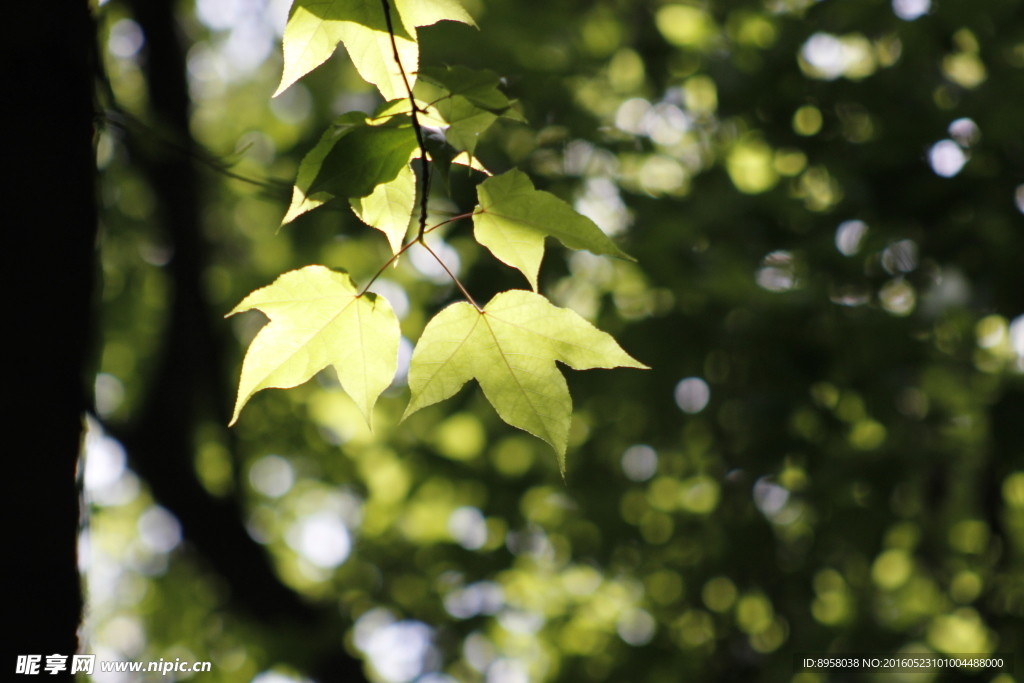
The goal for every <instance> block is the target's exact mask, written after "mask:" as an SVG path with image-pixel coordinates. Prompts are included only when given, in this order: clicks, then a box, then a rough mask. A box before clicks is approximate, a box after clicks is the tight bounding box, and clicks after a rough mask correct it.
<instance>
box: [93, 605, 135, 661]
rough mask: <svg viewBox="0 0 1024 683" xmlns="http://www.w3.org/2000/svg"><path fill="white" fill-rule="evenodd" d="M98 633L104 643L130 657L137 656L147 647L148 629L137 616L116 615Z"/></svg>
mask: <svg viewBox="0 0 1024 683" xmlns="http://www.w3.org/2000/svg"><path fill="white" fill-rule="evenodd" d="M96 635H97V637H98V639H99V640H101V641H102V642H103V644H104V645H107V646H109V647H112V648H114V649H116V650H117V651H118V652H120V653H121V654H123V655H125V656H127V657H130V658H134V657H137V656H138V655H139V654H141V653H142V651H143V650H144V649H145V647H146V629H145V628H144V627H143V625H142V622H141V621H139V619H138V618H136V617H130V616H127V615H123V614H122V615H119V616H116V617H114V618H113V619H111V620H110V621H108V622H106V623H105V624H104V625H103V626H102V628H101V629H100V631H99V633H97V634H96Z"/></svg>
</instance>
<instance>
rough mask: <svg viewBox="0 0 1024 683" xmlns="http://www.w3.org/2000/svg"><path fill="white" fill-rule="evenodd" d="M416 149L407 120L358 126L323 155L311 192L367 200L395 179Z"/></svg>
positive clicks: (310, 188)
mask: <svg viewBox="0 0 1024 683" xmlns="http://www.w3.org/2000/svg"><path fill="white" fill-rule="evenodd" d="M416 149H418V145H417V143H416V133H415V131H414V130H413V128H412V125H410V124H408V123H407V122H406V120H405V118H404V117H395V118H393V119H391V121H389V122H388V123H386V124H384V125H379V126H372V125H363V126H355V127H353V129H352V130H351V131H349V132H348V133H347V134H346V135H344V136H342V137H341V138H340V139H339V140H337V142H335V143H334V146H333V147H332V148H331V150H330V151H329V152H328V153H327V154H326V155H325V156H324V159H323V162H321V164H320V172H319V173H318V174H317V176H316V179H315V180H314V181H313V183H312V184H311V185H310V186H309V192H310V194H316V193H317V192H321V191H324V190H326V191H327V192H330V193H331V194H332V195H334V196H335V197H366V196H367V195H369V194H371V193H372V192H373V191H374V190H375V189H376V187H377V186H378V185H380V184H382V183H386V182H388V181H390V180H394V179H395V177H396V176H397V175H398V173H399V171H401V170H402V167H404V166H408V164H409V160H410V159H411V158H412V156H413V152H414V151H415V150H416Z"/></svg>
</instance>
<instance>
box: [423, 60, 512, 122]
mask: <svg viewBox="0 0 1024 683" xmlns="http://www.w3.org/2000/svg"><path fill="white" fill-rule="evenodd" d="M419 76H420V78H423V79H425V80H427V81H430V82H431V83H433V84H434V85H439V86H441V87H442V88H444V89H445V90H447V91H448V92H449V93H451V94H452V95H461V96H462V97H464V98H466V99H467V100H468V101H469V102H471V103H472V104H475V105H476V106H478V107H480V108H482V109H487V110H488V111H491V112H493V113H495V114H502V113H504V112H505V110H506V109H508V108H509V107H511V106H512V103H511V102H510V101H509V99H508V97H506V96H505V93H503V92H501V91H500V90H498V85H499V84H500V83H501V79H500V78H499V77H498V74H496V73H494V72H493V71H490V70H489V69H482V70H477V69H469V68H466V67H464V66H449V67H424V68H422V69H420V72H419Z"/></svg>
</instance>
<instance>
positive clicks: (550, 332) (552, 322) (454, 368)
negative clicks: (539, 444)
mask: <svg viewBox="0 0 1024 683" xmlns="http://www.w3.org/2000/svg"><path fill="white" fill-rule="evenodd" d="M556 360H557V361H560V362H562V363H565V364H566V365H568V366H569V367H571V368H574V369H576V370H586V369H589V368H614V367H631V368H644V367H646V366H644V365H643V364H641V363H639V362H637V361H636V360H634V359H633V358H632V357H630V356H629V354H627V353H626V352H625V351H623V350H622V349H621V348H620V347H619V345H618V344H617V343H616V342H615V340H614V339H613V338H612V337H611V336H610V335H608V334H607V333H605V332H602V331H601V330H598V329H597V328H596V327H594V326H593V325H591V324H590V323H588V322H587V321H586V320H584V319H583V318H582V317H580V316H579V315H578V314H576V313H575V312H573V311H571V310H569V309H566V308H558V307H557V306H554V305H553V304H551V302H549V301H548V300H547V299H546V298H544V297H543V296H541V295H539V294H536V293H534V292H527V291H524V290H518V289H515V290H511V291H507V292H501V293H500V294H498V295H496V296H495V297H494V298H493V299H491V301H490V303H488V304H487V306H485V307H484V309H483V311H479V310H477V309H476V308H475V307H474V306H472V305H470V304H468V303H457V304H453V305H451V306H449V307H448V308H446V309H444V310H443V311H441V312H440V313H438V314H437V315H436V316H435V317H434V318H433V319H432V320H431V321H430V322H429V323H427V326H426V328H425V329H424V330H423V334H422V336H421V337H420V340H419V343H417V345H416V349H415V350H414V351H413V354H412V360H411V362H410V365H409V388H410V389H411V390H412V400H411V401H410V403H409V407H408V408H407V409H406V411H405V415H406V416H408V415H410V414H412V413H414V412H416V411H417V410H419V409H420V408H423V407H426V406H428V405H431V404H434V403H437V402H438V401H443V400H444V399H446V398H449V397H450V396H453V395H454V394H455V393H456V392H457V391H458V390H459V389H460V388H461V387H462V385H463V384H465V383H466V382H467V381H469V380H470V379H476V380H477V382H479V384H480V387H481V388H482V389H483V392H484V395H485V396H486V397H487V400H488V401H490V402H491V404H492V405H493V406H494V408H495V410H497V411H498V415H500V416H501V419H503V420H505V422H507V423H509V424H510V425H512V426H514V427H518V428H519V429H523V430H525V431H527V432H529V433H531V434H533V435H535V436H537V437H539V438H541V439H543V440H544V441H547V442H548V443H549V444H551V447H552V448H554V449H555V451H556V452H557V453H558V455H559V461H560V462H563V458H564V455H565V449H566V444H567V441H568V435H569V423H570V421H571V418H572V400H571V398H570V396H569V388H568V386H567V385H566V382H565V378H564V377H563V376H562V373H561V372H559V371H558V369H557V368H556V367H555V361H556Z"/></svg>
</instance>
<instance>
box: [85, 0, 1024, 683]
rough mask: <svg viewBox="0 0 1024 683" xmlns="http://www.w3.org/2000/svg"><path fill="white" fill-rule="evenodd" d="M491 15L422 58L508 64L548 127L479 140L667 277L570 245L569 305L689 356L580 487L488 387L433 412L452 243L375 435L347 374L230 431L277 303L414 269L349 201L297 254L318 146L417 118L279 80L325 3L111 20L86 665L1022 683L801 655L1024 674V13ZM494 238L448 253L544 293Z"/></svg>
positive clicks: (123, 1) (99, 8)
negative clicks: (428, 356) (431, 325)
mask: <svg viewBox="0 0 1024 683" xmlns="http://www.w3.org/2000/svg"><path fill="white" fill-rule="evenodd" d="M464 4H465V6H466V8H467V9H468V10H469V11H470V12H471V13H472V14H473V16H474V17H475V18H476V19H477V22H478V24H479V31H477V30H474V29H472V28H470V27H467V26H464V25H456V24H441V25H437V26H433V27H429V28H425V29H423V30H422V32H421V34H420V35H421V44H422V63H423V64H429V65H442V64H459V65H465V66H469V67H472V68H487V69H492V70H494V71H495V72H497V73H499V74H501V75H502V76H503V77H504V78H505V85H506V91H507V92H508V93H509V94H510V95H511V96H514V97H516V98H518V99H519V107H520V108H521V111H522V113H523V114H524V115H525V118H526V119H527V121H528V123H525V124H524V123H519V122H514V121H510V120H500V121H496V122H494V124H493V125H492V126H491V127H490V129H489V130H488V132H487V133H486V134H485V136H484V138H483V139H482V141H481V143H480V145H479V147H478V149H477V152H478V155H479V157H480V158H481V159H482V160H483V162H484V163H485V164H486V165H487V166H488V167H489V168H491V169H492V170H494V171H496V172H501V171H504V170H507V169H510V168H513V167H518V168H521V169H523V170H525V171H527V172H528V173H530V174H531V176H532V177H533V179H534V180H535V183H536V184H537V186H538V187H540V188H543V189H546V190H548V191H550V192H553V193H555V194H557V195H558V196H560V197H562V198H563V199H565V200H566V201H569V202H571V203H572V204H573V205H574V206H575V207H576V209H577V210H579V211H581V212H582V213H584V214H586V215H587V216H590V217H591V218H593V219H594V221H596V222H597V224H598V225H599V226H600V227H601V228H602V229H603V230H605V231H606V232H607V233H609V234H610V235H613V236H614V237H615V238H616V240H617V241H618V242H619V243H620V244H621V246H622V247H623V248H624V249H625V250H626V251H628V252H629V253H630V254H632V255H634V256H635V257H636V259H637V261H636V263H630V262H625V261H616V260H612V259H607V258H602V257H595V256H592V255H590V254H588V253H575V252H570V251H567V250H563V249H562V248H561V247H559V246H557V245H555V244H553V243H551V244H549V246H548V255H547V259H546V261H545V264H544V267H543V269H542V272H541V290H542V292H544V293H545V294H546V295H548V296H549V297H550V298H551V299H552V300H553V301H555V302H556V303H557V304H559V305H562V306H567V307H569V308H572V309H573V310H575V311H577V312H578V313H580V314H581V315H583V316H584V317H585V318H587V319H588V320H591V321H592V322H594V323H595V324H597V325H598V326H599V327H601V328H602V329H604V330H607V331H609V332H611V333H612V334H614V335H615V337H616V338H617V339H618V340H619V341H620V343H621V345H622V346H623V347H624V348H625V349H626V350H627V351H628V352H629V353H630V354H632V355H633V356H635V357H636V358H638V359H639V360H641V361H642V362H644V363H646V364H648V365H650V366H651V367H652V368H653V369H652V370H650V371H643V372H642V371H636V370H623V369H620V370H610V371H605V370H595V371H589V372H583V373H574V372H571V371H567V375H568V380H569V385H570V388H571V391H572V394H573V399H574V410H575V412H574V417H573V426H572V435H571V438H570V450H569V453H568V457H567V463H566V464H567V472H566V476H565V480H564V481H563V480H562V477H561V476H560V475H559V471H558V464H557V460H556V457H555V454H554V453H553V452H552V451H551V449H550V448H549V447H547V446H546V445H545V444H544V443H543V442H541V441H539V440H537V439H534V438H533V437H531V436H529V435H527V434H525V433H522V432H518V431H516V430H514V429H512V428H510V427H508V426H507V425H505V424H504V423H503V422H501V421H500V420H499V419H498V418H497V416H496V414H495V413H494V411H493V409H492V408H491V407H490V405H489V404H488V403H487V402H486V401H485V400H484V399H483V397H482V395H481V393H480V392H479V390H478V389H477V388H476V386H475V385H473V386H471V387H467V388H466V389H464V390H463V391H462V392H461V393H460V394H458V395H457V396H456V397H455V398H453V399H451V400H449V401H447V402H445V403H443V404H439V405H436V406H433V407H431V408H429V409H426V410H423V411H421V412H420V413H417V414H416V415H414V416H413V417H412V418H410V419H409V420H408V421H406V422H405V423H402V424H398V418H399V416H400V415H401V413H402V411H403V410H404V407H405V404H406V402H407V400H408V390H407V388H406V386H405V380H404V373H405V369H406V368H407V359H408V355H409V353H410V351H411V348H412V344H413V343H414V342H415V340H416V339H417V337H418V335H419V333H420V331H421V330H422V329H423V326H424V324H425V322H426V321H427V320H428V319H429V318H430V316H431V315H433V314H434V313H435V312H436V311H438V310H439V309H440V308H442V307H443V306H445V305H446V304H448V303H450V302H452V301H456V300H458V299H459V293H458V291H457V290H455V289H454V288H453V286H452V285H451V284H450V283H449V282H448V280H447V277H446V276H445V275H444V273H443V272H439V269H438V267H437V265H436V263H434V262H433V261H432V259H431V257H430V256H429V255H427V254H425V252H424V253H418V252H417V250H413V251H411V252H410V253H409V255H408V257H405V258H402V259H401V261H400V263H399V265H398V267H396V268H393V269H389V270H388V271H387V272H386V273H385V274H384V276H383V277H381V278H380V279H379V280H377V282H376V284H375V285H374V290H375V291H377V292H379V293H381V294H383V295H385V296H386V297H387V298H388V300H389V301H390V302H391V304H392V306H393V307H394V308H395V310H396V312H397V314H398V316H399V317H400V318H401V324H402V333H403V347H402V359H403V362H402V364H401V365H402V367H401V368H400V370H399V374H398V376H397V377H396V378H395V382H394V384H393V386H392V388H390V389H389V390H388V391H387V392H386V394H385V395H384V396H383V397H382V399H381V401H380V403H379V405H378V408H377V413H376V416H375V431H374V432H372V433H371V432H370V431H369V430H368V429H367V427H366V425H365V423H364V422H363V420H362V418H361V417H360V415H359V413H358V411H357V409H356V408H355V406H354V405H353V404H352V402H351V401H350V400H349V399H348V397H347V396H346V395H345V394H344V393H343V392H342V391H341V389H340V388H339V386H338V384H337V381H336V378H335V377H334V376H333V374H332V373H331V372H324V373H321V374H320V375H318V376H317V378H316V379H315V380H314V381H311V382H309V383H308V384H306V385H304V386H302V387H299V388H297V389H293V390H289V391H287V392H285V391H279V390H270V391H265V392H261V393H260V394H259V395H257V396H256V397H255V398H254V399H253V400H252V401H250V403H249V405H248V406H247V407H246V409H245V411H244V413H243V415H242V418H241V420H240V421H239V423H238V425H237V426H236V427H234V428H232V429H230V430H229V429H227V427H226V423H227V418H228V415H229V409H230V406H231V404H232V403H233V400H234V386H235V383H236V381H237V375H238V369H239V366H240V362H241V358H242V355H243V353H244V350H245V347H246V346H247V344H248V342H249V340H250V339H251V338H252V336H253V335H254V334H255V332H256V331H257V330H258V329H259V328H260V326H261V325H262V324H264V322H265V318H263V317H262V315H261V314H259V313H257V312H252V313H247V314H245V315H242V316H236V317H234V318H231V319H228V320H224V319H223V315H224V314H225V313H227V312H228V311H230V310H231V308H232V307H233V306H234V305H235V304H236V303H237V302H238V301H239V300H241V298H242V297H243V296H244V295H245V294H246V293H248V292H249V291H251V290H252V289H255V288H257V287H261V286H264V285H266V284H268V283H270V282H271V281H272V280H273V279H274V278H275V277H276V276H277V275H278V274H280V273H281V272H284V271H286V270H289V269H292V268H297V267H301V266H304V265H308V264H311V263H320V264H325V265H328V266H331V267H334V268H341V269H345V270H348V271H349V272H350V273H351V274H352V275H353V277H354V278H355V279H356V281H357V282H359V281H365V280H366V279H367V278H368V277H370V276H372V275H373V273H375V272H376V271H377V269H378V268H379V266H380V265H381V264H382V263H383V262H384V261H385V260H386V259H387V257H388V256H389V251H388V247H387V244H386V241H385V239H384V237H383V235H381V234H380V233H378V232H377V231H375V230H372V229H370V228H368V227H366V226H364V225H363V224H362V223H360V222H359V221H358V219H357V218H356V217H355V216H354V215H353V214H352V212H351V211H350V210H349V208H348V207H347V206H346V205H343V204H337V205H333V206H332V205H328V206H325V207H323V208H321V209H318V210H317V211H314V212H312V213H310V214H308V215H307V216H304V217H302V218H300V219H299V220H297V221H296V222H295V223H293V224H291V225H289V226H287V227H285V228H284V229H282V230H278V226H279V223H280V220H281V217H282V215H283V214H284V211H285V208H286V205H287V200H288V198H289V195H290V184H291V181H292V180H293V178H294V174H295V172H296V168H297V166H298V162H299V161H300V160H301V158H302V156H303V154H304V153H305V152H306V151H307V150H308V149H310V148H311V147H312V146H313V144H314V143H315V141H316V140H317V139H318V137H319V135H320V133H321V132H322V130H323V129H324V128H325V127H326V126H327V124H328V123H329V122H330V121H331V120H332V119H333V118H334V117H335V116H337V115H339V114H342V113H345V112H348V111H352V110H362V111H366V112H370V111H372V110H373V109H374V108H375V107H376V106H377V105H378V104H379V103H380V100H379V96H378V94H377V93H376V91H375V90H374V89H373V88H372V86H369V85H367V84H366V83H364V82H362V81H361V80H360V78H359V77H358V75H357V73H356V72H355V70H354V69H353V68H352V66H351V65H350V63H349V61H348V59H347V56H346V55H345V52H344V49H339V52H338V54H336V55H335V57H334V58H332V59H331V60H329V62H328V63H327V64H325V65H324V66H323V67H321V68H320V69H318V70H316V71H315V72H314V73H312V74H310V75H309V76H307V77H306V78H304V79H303V80H302V81H301V82H300V83H298V84H297V85H294V86H292V87H291V88H290V89H289V90H288V91H286V92H285V93H284V94H282V95H281V96H280V97H278V98H277V99H274V100H271V99H270V95H271V93H272V92H273V91H274V89H275V87H276V85H277V82H278V79H279V77H280V72H281V56H280V36H281V33H282V31H283V27H284V23H285V20H286V18H287V13H288V5H289V3H288V1H287V0H196V1H195V2H192V1H191V0H188V1H181V2H173V3H172V2H166V1H163V0H161V1H159V2H158V1H156V0H108V1H107V2H102V1H101V2H98V3H95V6H94V8H93V10H94V15H95V17H96V20H97V26H98V36H97V39H98V42H99V46H100V50H101V53H102V66H103V71H104V73H105V82H104V81H102V80H101V81H100V84H99V85H98V91H99V94H98V100H99V102H100V103H101V104H102V106H103V108H104V114H103V116H102V117H101V119H100V121H99V128H98V135H97V138H96V161H97V165H98V168H99V169H100V194H101V200H100V201H101V213H100V242H99V264H98V266H97V272H98V275H99V281H100V283H101V285H100V287H99V291H98V292H97V295H96V316H97V319H98V321H99V329H98V330H97V331H96V334H95V344H94V354H93V357H92V360H91V363H90V366H89V373H90V375H89V377H90V382H92V380H93V378H94V380H95V411H94V414H93V415H92V416H91V417H90V419H89V423H88V424H89V428H88V429H89V430H88V435H87V438H86V448H85V456H84V487H85V497H86V501H87V519H86V523H85V526H84V529H83V532H82V534H81V539H80V565H81V571H82V575H83V582H84V585H85V588H86V601H87V607H86V621H85V627H84V629H83V635H84V638H85V645H84V648H83V649H84V651H86V652H94V653H96V654H97V655H98V657H99V658H100V659H124V660H157V659H159V658H161V657H162V658H164V659H165V660H173V659H174V658H176V657H178V658H182V659H187V660H209V661H212V662H213V671H212V673H209V674H200V675H198V676H196V677H195V679H194V680H200V679H201V680H202V681H204V682H205V681H209V682H210V683H214V682H221V681H222V682H224V683H249V682H250V681H253V682H254V683H287V682H290V681H291V682H298V681H302V682H305V681H313V680H315V681H340V680H345V681H358V680H368V681H373V682H375V683H413V682H416V683H453V681H460V682H467V683H477V682H480V683H484V682H486V683H529V682H539V681H574V682H575V681H630V682H635V683H639V682H641V681H644V682H651V683H661V682H665V683H667V682H669V681H680V680H687V681H689V680H695V681H732V680H744V681H747V680H749V681H790V680H792V681H793V682H794V683H822V682H824V681H826V680H837V681H838V680H877V681H898V680H914V681H920V682H921V683H924V682H926V681H932V680H960V679H964V680H972V681H974V680H979V681H982V680H983V681H990V680H992V681H995V682H996V683H1012V682H1013V681H1015V680H1021V678H1020V676H1024V669H1018V672H1019V673H1018V677H1017V678H1015V677H1014V676H1013V675H1012V674H1006V673H1004V674H1001V675H999V676H997V677H995V678H993V676H992V675H991V674H989V675H987V676H980V675H972V674H968V673H964V672H959V673H958V672H945V673H942V674H941V675H939V674H913V675H908V674H871V675H867V674H862V675H851V674H845V675H836V676H825V675H822V674H813V673H795V672H794V669H793V662H792V655H793V653H795V652H818V653H825V652H833V653H843V652H880V653H881V652H885V653H898V652H908V651H914V652H929V651H930V652H936V653H979V654H980V653H993V652H1017V653H1018V657H1020V654H1021V650H1020V643H1022V642H1024V621H1022V617H1024V215H1022V214H1024V3H1022V2H1020V1H1019V0H973V1H971V2H966V1H963V0H891V2H890V1H889V0H820V1H818V2H814V1H812V0H709V1H707V2H653V1H647V0H602V1H586V2H584V1H582V0H546V1H544V2H539V1H535V0H465V1H464ZM473 182H474V178H471V177H470V176H468V175H466V174H461V175H460V174H456V176H454V178H453V183H452V191H451V196H450V197H449V196H445V194H444V193H442V192H437V193H436V195H435V196H433V197H431V204H430V206H431V211H432V212H433V214H434V216H435V217H436V218H437V219H439V220H440V219H443V218H444V217H445V216H448V215H453V214H456V213H459V212H464V211H468V210H471V209H472V207H473V205H474V203H475V195H474V191H473ZM439 185H440V184H439V183H435V189H438V190H439ZM470 230H471V226H470V225H469V224H468V223H467V222H466V221H462V222H458V223H454V224H452V225H450V226H448V229H447V230H438V231H436V232H435V233H434V234H436V235H437V240H436V241H435V242H434V246H435V248H436V249H437V250H439V253H442V255H443V256H444V258H445V260H446V261H447V263H448V264H449V265H450V266H451V267H452V268H453V269H454V270H456V271H457V272H458V273H459V274H460V277H461V278H462V279H463V281H464V282H465V283H466V284H467V287H468V288H469V289H470V291H472V292H473V293H474V296H475V297H476V298H477V299H478V300H487V299H488V298H489V297H490V296H491V295H492V294H494V293H495V292H497V291H501V290H504V289H508V288H513V287H519V288H524V287H526V282H525V280H523V279H522V277H521V276H520V275H519V273H517V272H515V271H512V270H510V269H508V268H505V267H503V266H502V265H501V264H499V263H498V262H497V261H495V260H494V259H493V258H492V257H491V256H490V254H489V253H487V252H486V251H485V250H483V249H481V248H480V247H479V246H478V245H476V244H475V243H474V241H473V240H472V236H471V232H470ZM442 232H443V235H442V234H441V233H442ZM424 256H425V258H424ZM1017 666H1018V667H1020V666H1024V663H1022V662H1020V661H1018V663H1017ZM92 680H95V681H101V682H103V683H106V682H108V681H109V682H111V683H113V682H114V681H129V680H143V679H136V678H132V677H131V675H128V674H118V675H113V674H108V675H101V674H99V673H97V674H96V675H94V676H93V677H92ZM160 680H170V679H169V678H161V679H160Z"/></svg>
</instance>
